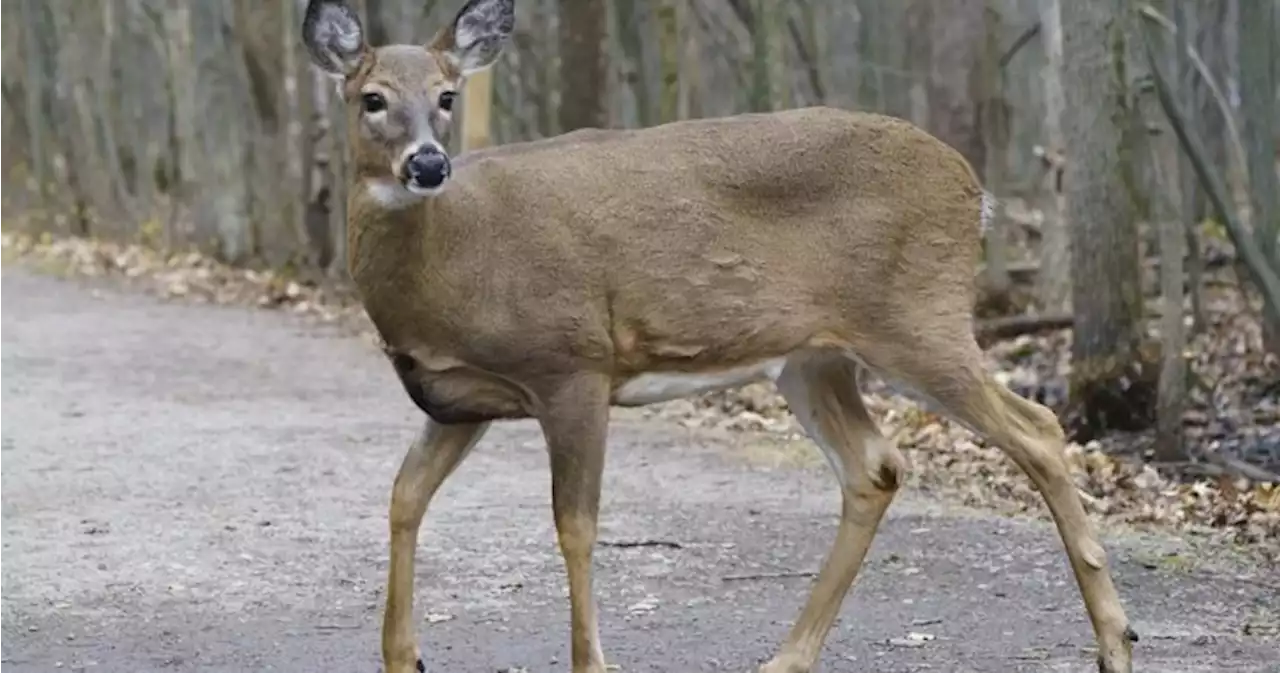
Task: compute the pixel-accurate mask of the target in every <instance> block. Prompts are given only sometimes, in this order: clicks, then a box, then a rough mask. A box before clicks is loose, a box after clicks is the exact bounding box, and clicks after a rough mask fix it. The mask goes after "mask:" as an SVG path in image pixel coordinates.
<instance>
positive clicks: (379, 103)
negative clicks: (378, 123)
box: [360, 93, 387, 114]
mask: <svg viewBox="0 0 1280 673" xmlns="http://www.w3.org/2000/svg"><path fill="white" fill-rule="evenodd" d="M360 105H361V106H362V107H363V108H364V111H365V112H366V113H370V114H371V113H374V112H382V111H383V110H385V109H387V99H386V98H384V97H383V96H382V94H380V93H367V94H364V95H362V96H360Z"/></svg>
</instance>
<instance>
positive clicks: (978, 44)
mask: <svg viewBox="0 0 1280 673" xmlns="http://www.w3.org/2000/svg"><path fill="white" fill-rule="evenodd" d="M984 6H985V2H984V0H949V1H948V2H938V3H934V4H933V7H932V10H933V17H932V19H933V20H932V21H931V22H930V28H931V37H932V58H931V59H930V61H931V67H930V69H929V79H928V85H927V86H928V96H929V130H930V131H931V132H932V133H933V134H934V135H936V136H938V137H939V138H941V139H942V140H944V141H946V142H947V143H948V144H950V145H951V146H952V147H954V148H956V149H957V150H960V153H961V154H963V155H964V157H965V159H968V160H969V163H970V164H972V165H973V167H974V170H976V171H980V172H981V171H983V169H984V168H985V166H986V146H985V145H984V144H983V141H982V132H981V129H980V128H979V119H978V105H977V101H978V96H977V95H976V94H977V91H978V87H979V81H978V80H979V77H980V73H981V68H980V67H979V64H980V62H981V56H982V48H983V34H984V21H985V17H984V15H983V10H984ZM983 177H984V179H985V176H983Z"/></svg>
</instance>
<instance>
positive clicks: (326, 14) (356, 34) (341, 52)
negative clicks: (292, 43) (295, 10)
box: [302, 0, 369, 77]
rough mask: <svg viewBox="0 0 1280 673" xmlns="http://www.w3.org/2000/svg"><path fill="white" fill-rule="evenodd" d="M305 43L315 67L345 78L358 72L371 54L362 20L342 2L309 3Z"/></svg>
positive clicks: (316, 0) (315, 1)
mask: <svg viewBox="0 0 1280 673" xmlns="http://www.w3.org/2000/svg"><path fill="white" fill-rule="evenodd" d="M302 41H303V42H304V43H305V44H306V45H307V51H309V52H311V60H313V61H314V62H315V64H316V65H318V66H320V68H322V69H323V70H324V71H325V72H328V73H329V74H331V75H338V76H343V77H345V76H347V75H350V74H351V73H353V72H355V71H356V68H357V67H359V65H360V61H361V59H363V58H364V56H365V54H366V53H368V51H369V45H368V44H366V43H365V41H364V28H363V27H361V25H360V17H359V16H356V13H355V11H354V10H352V9H351V8H350V7H348V6H347V4H346V3H345V2H343V0H310V1H309V2H308V3H307V14H306V18H304V19H303V21H302Z"/></svg>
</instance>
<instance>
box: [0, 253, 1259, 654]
mask: <svg viewBox="0 0 1280 673" xmlns="http://www.w3.org/2000/svg"><path fill="white" fill-rule="evenodd" d="M3 308H4V311H3V388H4V399H3V402H4V404H3V505H4V508H3V545H4V546H3V665H4V666H7V668H5V669H4V670H5V671H6V673H26V672H34V671H56V670H85V671H95V672H97V671H100V672H103V673H106V672H117V671H118V672H121V673H123V672H128V673H134V672H137V671H162V672H167V671H209V672H224V671H225V672H232V671H234V672H241V671H290V672H294V671H296V672H314V671H326V672H330V671H341V672H347V671H350V672H353V673H356V672H359V673H365V672H367V673H373V672H374V671H377V670H379V664H378V660H377V656H376V655H377V651H378V645H377V624H378V619H379V614H380V609H381V589H382V581H383V575H384V572H385V569H386V565H387V550H386V533H385V530H386V525H385V510H386V502H387V497H388V493H389V487H390V483H391V478H392V475H393V474H394V470H395V468H396V466H397V465H398V462H399V459H400V456H401V453H402V450H403V448H404V447H405V446H406V445H407V442H408V441H409V440H410V439H411V438H412V436H413V435H414V433H415V431H416V429H417V426H418V424H419V420H418V414H417V412H416V409H415V408H414V407H413V406H412V405H411V403H410V402H409V401H408V399H407V398H406V397H405V396H404V395H403V393H402V392H401V391H400V389H399V387H398V385H397V384H396V383H395V381H394V379H393V377H392V372H391V369H390V367H389V366H388V365H387V364H386V363H385V362H384V361H383V359H382V358H381V356H379V355H378V354H376V353H375V352H374V351H373V349H372V347H371V346H369V345H367V344H365V343H363V342H361V341H358V340H354V339H350V338H347V337H343V336H341V335H339V334H336V333H331V332H326V331H325V330H324V329H318V328H315V327H310V326H307V325H305V324H303V323H302V322H300V321H295V320H293V319H292V318H290V317H288V316H284V315H279V314H274V313H269V312H261V311H250V310H242V309H237V308H215V307H200V306H191V305H177V304H165V303H162V302H160V301H157V300H155V299H152V298H148V297H144V296H140V295H134V294H130V293H127V292H120V291H117V290H115V289H111V288H107V287H101V286H94V287H91V286H88V285H84V284H81V283H79V282H77V281H65V280H56V279H51V278H44V277H36V276H32V275H28V274H26V273H25V272H21V271H18V270H15V269H13V268H12V267H9V268H6V269H5V271H4V275H3ZM618 417H619V420H618V421H617V422H616V424H615V426H614V428H613V432H612V435H611V442H612V443H611V453H610V463H609V466H608V471H607V483H606V495H605V502H604V512H603V515H602V522H601V525H602V538H603V539H604V540H609V541H626V540H641V539H660V540H672V541H676V542H678V543H680V544H681V545H682V547H681V548H678V549H676V548H664V547H640V548H619V547H604V548H602V549H601V550H600V551H599V553H598V556H597V558H598V569H599V570H598V585H599V597H600V602H601V607H602V632H603V638H604V642H605V646H606V650H607V652H608V654H609V656H610V658H611V660H612V661H613V662H616V663H618V664H620V665H621V666H622V671H624V672H629V671H663V672H667V671H671V672H677V671H678V672H684V671H690V672H693V671H743V672H745V671H748V670H751V669H752V664H753V663H754V662H755V661H757V660H758V659H762V658H765V657H767V656H768V655H769V654H770V653H771V651H772V648H773V645H774V644H775V643H776V642H778V641H779V640H780V639H781V638H782V636H783V635H784V633H785V631H786V628H787V626H788V625H789V624H790V621H791V620H792V619H793V618H794V615H795V614H796V612H797V610H798V608H799V605H800V601H801V599H802V597H803V595H804V594H805V592H807V590H808V586H809V582H810V580H808V579H806V578H803V577H801V578H793V579H770V580H736V581H726V580H725V579H724V578H725V577H726V576H733V575H741V574H747V573H760V572H786V571H795V570H806V569H810V568H814V567H816V565H817V564H818V562H819V561H820V559H821V557H822V555H823V554H824V553H825V551H826V547H827V545H828V544H829V542H830V540H831V538H832V535H833V531H834V523H835V518H834V517H835V512H836V511H837V507H836V505H837V493H836V490H835V488H834V483H833V480H832V479H830V478H829V477H828V476H827V475H826V474H824V473H823V472H821V471H818V470H808V469H804V470H802V469H796V468H766V467H761V466H760V465H759V464H758V463H749V462H748V461H746V460H744V458H743V455H744V451H743V450H742V447H741V446H737V445H735V444H734V443H732V442H731V440H729V439H726V438H716V437H714V436H702V435H695V434H691V433H690V432H688V431H685V430H681V429H679V428H677V427H674V426H670V425H667V424H665V423H662V422H659V421H653V420H644V419H642V418H641V417H640V416H639V415H636V414H622V413H619V414H618ZM548 485H549V479H548V476H547V469H546V463H545V454H544V451H543V449H542V444H541V440H540V437H539V435H538V432H537V430H536V428H535V427H534V426H533V425H532V424H530V423H515V424H510V425H507V426H503V427H497V428H495V430H493V431H491V433H490V435H489V436H488V437H487V438H486V439H485V440H484V442H483V443H482V444H481V446H480V448H479V450H478V451H477V452H476V453H475V454H473V455H472V457H471V459H470V461H469V462H468V463H466V464H465V465H464V466H463V467H462V468H461V470H460V471H459V472H458V474H457V475H456V476H455V477H454V479H453V480H452V481H451V482H449V483H448V484H447V485H446V487H445V489H444V490H443V492H442V494H441V495H440V497H439V499H438V501H437V503H438V504H437V505H436V506H435V507H434V509H433V510H432V512H431V513H430V514H429V515H428V523H427V525H426V528H425V531H424V535H423V542H422V551H421V554H420V565H419V569H420V571H419V575H418V577H419V591H418V594H417V595H418V605H419V606H420V611H419V612H420V614H421V612H422V611H424V610H425V611H427V612H430V613H431V615H432V620H431V621H424V622H423V623H422V624H421V628H420V632H421V638H422V643H423V646H424V651H425V653H426V656H427V660H428V664H429V666H428V668H429V670H431V671H490V672H492V671H495V670H499V669H502V668H505V667H524V668H526V669H527V670H528V671H529V672H530V673H534V672H540V671H568V665H567V656H568V648H567V643H568V639H567V623H568V618H567V604H566V601H565V598H564V596H565V589H564V580H563V577H562V574H561V566H560V561H559V557H558V555H557V552H556V547H555V538H554V533H553V527H552V523H551V516H550V511H549V506H548ZM882 531H883V532H882V533H881V536H880V537H879V539H878V540H877V544H876V546H875V548H874V549H873V552H872V557H871V559H870V561H869V563H868V566H867V568H866V571H865V573H864V575H863V578H862V579H861V581H860V584H859V586H858V587H857V588H856V590H855V592H854V595H853V597H852V599H851V600H849V601H847V602H846V605H845V609H844V611H843V613H842V618H841V620H840V622H839V623H838V624H837V625H836V627H835V629H834V630H833V633H832V636H831V638H830V640H829V642H828V646H827V649H826V650H825V654H824V657H823V670H825V671H847V672H853V671H877V672H880V673H895V672H900V673H907V672H912V671H930V672H933V671H983V672H985V671H1086V670H1093V669H1092V659H1093V655H1092V654H1091V653H1090V652H1089V648H1090V646H1091V644H1092V638H1091V635H1090V632H1089V629H1088V625H1087V622H1086V620H1085V615H1084V611H1083V609H1082V606H1081V603H1080V601H1079V599H1078V597H1077V594H1076V590H1075V587H1074V585H1073V584H1072V583H1071V580H1070V576H1069V574H1068V570H1067V566H1066V563H1065V557H1064V556H1063V555H1062V554H1061V552H1060V546H1059V543H1058V541H1057V539H1056V537H1055V534H1054V533H1053V532H1052V529H1050V528H1049V527H1048V526H1046V525H1045V524H1043V523H1039V522H1034V521H1023V520H1014V519H1007V518H1002V517H996V516H990V515H983V514H980V513H974V512H970V511H965V510H962V509H959V508H957V507H954V506H947V505H945V504H943V503H939V502H935V501H932V500H929V499H927V498H925V497H924V496H921V495H919V494H912V493H905V494H904V495H903V497H902V498H900V499H899V501H898V502H897V503H895V505H894V507H893V509H892V510H891V513H890V518H889V520H888V522H887V524H886V525H885V527H884V528H883V529H882ZM1110 538H1111V539H1110V541H1109V547H1110V549H1111V551H1112V554H1113V556H1114V565H1115V569H1116V572H1117V575H1118V582H1119V586H1120V589H1121V591H1122V593H1123V596H1124V598H1125V600H1126V602H1127V604H1128V606H1129V609H1130V614H1131V617H1132V618H1133V620H1134V626H1135V627H1136V628H1137V630H1138V631H1139V633H1140V634H1141V635H1142V636H1143V640H1142V642H1141V643H1140V644H1139V645H1140V648H1139V650H1138V663H1139V668H1138V670H1139V671H1146V672H1153V673H1154V672H1156V671H1159V672H1161V673H1168V672H1176V671H1249V672H1261V671H1264V670H1268V668H1267V666H1268V664H1264V662H1266V661H1267V655H1268V654H1274V653H1275V651H1276V643H1275V642H1274V641H1272V642H1266V641H1264V640H1262V639H1259V638H1258V637H1255V636H1246V635H1242V629H1243V627H1244V625H1245V624H1246V623H1248V622H1249V621H1250V620H1253V621H1255V622H1256V621H1257V620H1258V619H1260V617H1259V615H1263V616H1265V610H1266V609H1267V608H1266V605H1267V603H1268V602H1274V601H1276V598H1277V597H1276V596H1275V595H1274V591H1275V590H1274V588H1272V589H1267V588H1265V587H1259V586H1258V585H1257V584H1256V583H1254V582H1249V581H1245V580H1243V579H1241V578H1240V577H1238V575H1241V574H1246V573H1248V572H1251V571H1252V572H1256V569H1250V568H1247V567H1231V566H1230V565H1224V564H1225V563H1226V562H1225V561H1223V562H1218V561H1214V562H1213V563H1205V564H1202V566H1201V567H1200V568H1198V569H1195V570H1188V569H1187V568H1186V567H1184V566H1183V565H1182V564H1176V563H1165V562H1157V563H1152V560H1153V559H1159V558H1160V556H1161V554H1163V553H1164V552H1166V551H1169V550H1178V549H1183V550H1185V545H1184V544H1183V543H1182V542H1181V541H1179V540H1176V539H1173V538H1152V537H1141V538H1140V537H1137V536H1135V535H1134V534H1131V533H1128V534H1121V533H1119V532H1117V531H1112V532H1111V533H1110ZM1149 565H1154V566H1156V567H1155V568H1154V569H1149V568H1147V567H1146V566H1149ZM1273 586H1274V585H1273ZM1272 614H1273V615H1274V613H1272ZM915 620H927V623H926V624H924V625H921V624H920V623H919V622H915ZM913 622H915V623H916V625H913ZM909 631H920V632H927V633H930V634H933V635H935V636H936V637H937V639H936V640H933V641H931V642H927V643H924V644H923V646H920V647H894V646H891V645H888V644H886V643H885V641H886V639H889V638H897V637H902V636H905V635H906V634H907V633H908V632H909ZM1273 661H1274V660H1273ZM1269 665H1271V666H1274V663H1272V664H1269ZM1269 670H1271V671H1275V670H1276V669H1275V668H1270V669H1269Z"/></svg>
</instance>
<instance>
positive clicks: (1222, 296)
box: [0, 0, 1280, 518]
mask: <svg viewBox="0 0 1280 673" xmlns="http://www.w3.org/2000/svg"><path fill="white" fill-rule="evenodd" d="M353 4H354V5H356V6H357V7H358V10H359V12H360V13H361V16H362V17H364V21H365V25H366V30H367V32H368V34H369V35H370V37H371V41H372V42H373V43H374V44H382V43H387V42H410V41H418V42H426V41H427V40H429V39H430V37H431V36H432V34H433V33H434V31H435V30H437V29H438V28H439V27H441V26H444V25H445V24H446V23H447V22H448V21H449V20H450V19H451V18H452V16H453V14H454V13H455V12H456V11H457V9H458V6H459V5H460V2H455V1H445V0H353ZM303 7H304V3H303V2H294V1H292V0H281V1H276V2H255V1H252V0H219V1H208V2H194V1H184V0H103V1H101V2H84V1H83V0H79V1H72V0H48V1H44V0H14V1H13V2H6V3H4V4H3V6H2V8H0V18H2V19H3V21H2V24H3V28H2V30H3V138H4V142H3V151H2V152H0V159H2V161H3V194H4V198H3V207H4V222H5V230H6V233H10V232H19V231H20V232H24V233H25V234H27V235H30V234H35V235H37V236H45V237H46V238H45V240H49V237H53V238H55V239H60V240H61V239H72V240H93V241H114V242H117V243H127V244H131V245H134V246H140V247H142V248H145V249H148V250H155V251H161V252H162V253H163V254H165V255H168V257H167V259H169V260H170V261H169V262H166V263H164V264H167V265H168V267H167V268H172V267H174V266H176V265H180V264H181V263H180V262H175V261H173V260H175V259H188V260H190V259H196V257H192V256H191V255H199V256H200V259H207V258H211V259H213V260H216V263H218V264H220V265H224V266H226V267H227V268H237V269H248V270H255V269H256V270H258V271H252V272H250V271H245V273H250V275H249V276H246V277H248V278H263V277H267V276H262V275H257V276H254V275H252V273H259V274H261V273H269V274H271V275H270V276H269V277H270V278H273V279H286V280H281V281H280V283H281V284H280V288H287V289H278V288H277V289H273V290H271V292H273V293H275V294H274V295H272V296H271V297H268V298H266V299H263V300H262V302H261V303H267V304H273V303H287V302H289V301H295V300H296V299H297V297H301V296H307V294H306V293H307V292H309V291H311V290H309V289H308V288H320V287H332V286H341V284H342V282H343V278H344V274H345V268H344V254H345V252H344V245H345V231H344V227H345V224H344V218H345V214H344V212H343V205H344V201H345V195H344V179H343V176H344V175H345V167H344V166H343V155H344V151H345V144H346V142H347V141H346V139H345V138H344V129H343V128H342V124H341V123H340V122H339V120H340V118H341V117H340V110H341V101H340V100H339V99H338V97H337V95H336V92H335V89H334V86H333V84H332V82H330V81H329V80H328V79H327V78H326V77H325V76H323V75H321V74H320V73H319V72H318V71H316V70H315V69H314V68H312V67H311V66H310V63H309V61H308V59H307V57H306V55H305V52H304V50H303V47H302V45H301V42H300V39H299V29H300V23H301V17H302V12H303ZM1278 33H1280V2H1276V1H1275V0H1184V1H1182V2H1176V1H1174V0H1164V1H1155V2H1151V3H1138V2H1131V1H1128V0H1074V1H1070V2H1067V1H1060V0H947V1H942V0H936V1H930V0H903V1H901V2H895V1H892V0H793V1H787V2H784V1H781V0H687V1H679V0H520V1H519V2H518V3H517V28H516V33H515V36H514V40H513V43H512V44H511V45H510V48H509V49H508V50H507V51H506V52H505V54H504V55H503V57H502V59H501V61H500V62H499V63H498V65H497V66H496V67H495V68H494V69H493V70H491V71H490V72H489V73H488V74H486V75H484V76H480V77H476V78H475V79H474V80H473V81H471V82H470V83H468V86H467V89H466V91H465V92H464V94H463V96H462V97H461V99H460V104H461V106H462V108H463V109H462V114H461V115H460V116H459V118H460V120H461V123H460V127H461V128H460V129H457V132H455V134H454V137H453V138H451V140H450V145H451V149H452V150H453V151H455V152H457V151H460V150H462V149H465V148H471V147H477V146H482V145H486V144H492V143H509V142H516V141H521V140H526V139H533V138H540V137H546V136H551V135H555V134H558V133H561V132H564V131H568V130H571V129H574V128H578V127H583V126H612V127H637V126H648V125H654V124H659V123H663V122H667V121H671V120H678V119H688V118H696V117H711V116H721V115H728V114H733V113H738V112H746V111H765V110H775V109H782V108H788V107H797V106H805V105H813V104H825V105H831V106H837V107H843V108H851V109H859V110H867V111H875V112H881V113H885V114H890V115H895V116H899V117H903V118H906V119H909V120H911V121H913V122H915V123H917V124H919V125H920V126H923V127H925V128H927V129H929V130H930V131H931V132H933V133H934V134H936V135H937V136H939V137H940V138H942V139H943V140H945V141H947V142H948V143H950V144H952V145H953V146H955V147H956V148H958V149H959V150H960V151H961V152H963V153H964V155H965V156H966V157H968V159H969V160H970V161H971V162H972V163H973V165H974V166H975V167H976V168H977V170H978V172H979V173H980V174H981V175H982V176H983V179H984V181H985V183H986V184H987V186H988V187H989V188H990V189H991V190H992V191H993V192H995V193H996V194H997V195H998V196H999V197H1000V198H1001V203H1002V208H1001V209H1000V212H999V213H998V217H997V220H996V226H995V227H993V229H992V230H991V232H990V235H989V237H988V240H987V241H986V244H987V245H986V251H985V262H984V264H983V266H982V268H980V269H975V274H977V275H978V276H979V279H980V282H981V284H982V288H983V292H982V299H981V301H980V305H979V307H978V308H979V315H980V317H981V320H980V322H979V324H978V326H977V330H978V333H979V336H980V338H981V339H982V341H983V343H984V344H986V345H988V346H989V347H990V350H989V354H990V355H991V357H992V358H993V359H995V360H996V361H998V366H999V367H1000V368H1001V370H1002V372H1003V375H1004V376H1005V377H1006V378H1007V379H1008V380H1010V381H1011V383H1012V384H1013V385H1014V386H1015V387H1016V388H1017V389H1018V390H1019V391H1020V392H1022V393H1023V394H1026V395H1029V396H1033V397H1036V398H1038V399H1040V400H1042V401H1044V402H1046V403H1048V404H1050V405H1051V406H1052V407H1053V408H1054V409H1055V410H1057V411H1058V412H1059V413H1060V415H1061V416H1062V417H1063V419H1064V420H1065V421H1066V422H1067V424H1068V427H1069V428H1070V429H1071V431H1072V434H1073V437H1074V438H1075V439H1076V440H1077V441H1079V442H1091V441H1092V442H1101V443H1103V444H1105V445H1106V446H1107V447H1108V450H1113V451H1116V452H1121V453H1126V454H1127V455H1129V456H1131V457H1132V458H1134V459H1135V460H1137V461H1144V462H1146V463H1149V464H1151V465H1157V466H1160V469H1161V470H1162V474H1165V475H1170V474H1172V475H1174V478H1177V479H1184V478H1187V479H1190V478H1202V477H1204V476H1205V475H1208V476H1210V477H1214V478H1219V479H1227V480H1241V479H1243V480H1245V481H1246V482H1247V483H1249V484H1257V483H1265V482H1276V481H1280V477H1277V476H1276V474H1277V472H1280V402H1278V401H1277V399H1278V398H1280V364H1278V363H1277V357H1280V242H1278V240H1277V239H1278V237H1280V205H1278V202H1280V196H1278V195H1280V190H1278V189H1277V173H1276V160H1277V156H1278V152H1277V147H1280V145H1278V143H1277V140H1278V139H1280V121H1278V118H1280V100H1278V99H1277V93H1276V80H1277V73H1278V72H1280V46H1278V45H1277V44H1276V42H1277V41H1276V39H1275V36H1276V35H1277V34H1278ZM1175 122H1176V123H1175ZM99 262H101V263H102V264H107V265H110V264H113V263H114V264H122V263H121V262H119V260H118V259H117V260H115V261H111V260H107V261H102V260H99ZM99 262H94V263H99ZM190 264H191V265H194V266H199V264H197V263H195V262H191V263H190ZM200 264H203V262H201V263H200ZM220 268H221V267H220ZM208 276H209V274H207V273H206V274H205V277H206V278H207V277H208ZM181 282H182V283H183V285H182V287H184V288H190V286H191V285H192V284H195V283H196V281H195V280H193V279H192V278H185V279H183V280H182V281H181ZM272 282H275V281H272ZM273 287H275V286H273ZM188 291H189V289H185V290H183V292H182V293H186V292H188ZM277 295H278V296H277ZM700 404H701V405H702V408H715V409H718V410H720V411H723V412H726V413H728V414H729V415H731V416H734V415H736V416H738V417H741V416H742V415H743V414H749V415H754V416H755V417H758V418H761V419H767V418H768V417H770V414H773V413H774V412H775V411H777V409H778V408H780V402H779V401H778V399H777V398H776V396H770V395H768V394H756V393H752V392H751V391H748V392H747V393H744V394H736V393H735V394H733V395H728V396H711V397H708V398H706V399H705V400H702V402H701V403H700ZM1232 483H1235V484H1236V486H1235V487H1233V488H1237V490H1239V484H1238V483H1237V482H1235V481H1233V482H1232ZM1246 490H1247V489H1246ZM1244 516H1245V517H1246V518H1248V516H1249V514H1248V512H1246V513H1245V514H1244Z"/></svg>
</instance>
